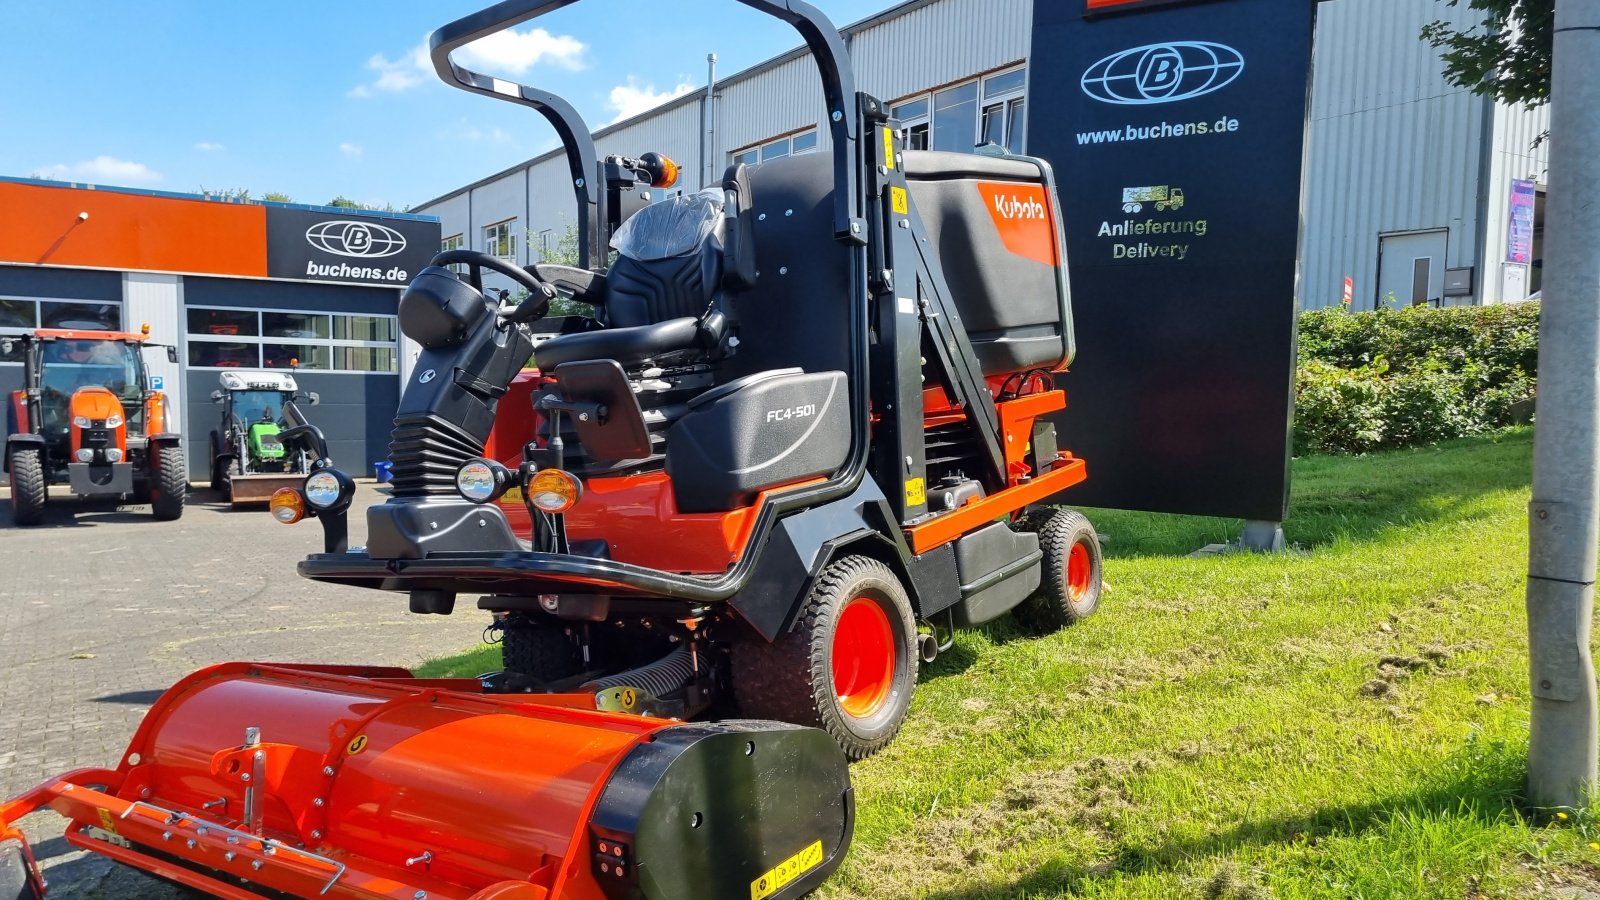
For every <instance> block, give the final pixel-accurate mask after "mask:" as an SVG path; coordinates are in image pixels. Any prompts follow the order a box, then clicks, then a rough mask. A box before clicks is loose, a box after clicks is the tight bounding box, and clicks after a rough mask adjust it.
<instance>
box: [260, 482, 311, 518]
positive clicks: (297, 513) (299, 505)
mask: <svg viewBox="0 0 1600 900" xmlns="http://www.w3.org/2000/svg"><path fill="white" fill-rule="evenodd" d="M267 506H268V507H269V508H270V509H271V510H272V517H273V518H274V519H277V520H278V521H279V522H282V523H283V524H285V525H293V524H294V523H296V522H298V521H300V520H301V519H304V518H305V517H306V498H304V497H302V496H300V492H299V491H297V490H295V489H294V488H278V489H277V490H275V491H273V492H272V499H271V500H269V501H267Z"/></svg>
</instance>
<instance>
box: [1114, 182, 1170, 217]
mask: <svg viewBox="0 0 1600 900" xmlns="http://www.w3.org/2000/svg"><path fill="white" fill-rule="evenodd" d="M1146 203H1153V204H1155V207H1156V209H1157V210H1158V211H1160V212H1166V211H1168V210H1179V209H1183V203H1184V200H1183V188H1175V187H1168V186H1167V185H1160V186H1158V187H1157V186H1152V187H1131V188H1123V189H1122V211H1123V212H1125V213H1127V214H1129V215H1133V214H1135V213H1141V212H1144V205H1145V204H1146Z"/></svg>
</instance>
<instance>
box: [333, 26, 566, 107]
mask: <svg viewBox="0 0 1600 900" xmlns="http://www.w3.org/2000/svg"><path fill="white" fill-rule="evenodd" d="M588 49H589V47H588V45H586V44H584V43H583V42H582V41H580V40H578V39H577V38H575V37H573V36H571V35H567V34H551V33H550V32H548V31H545V30H544V29H543V28H534V29H530V30H528V31H499V32H496V33H494V34H491V35H489V36H488V37H486V38H483V39H482V40H477V41H473V42H472V43H470V44H468V45H466V46H465V47H462V48H461V49H460V50H458V51H456V57H455V58H456V61H457V62H459V63H461V64H463V65H465V66H468V67H469V68H473V69H480V70H486V71H488V72H490V73H491V74H507V75H512V76H522V75H526V74H527V73H528V70H530V69H532V68H533V67H534V66H536V65H539V64H540V63H548V64H550V65H554V66H559V67H560V68H563V69H568V70H571V71H574V72H576V71H578V70H580V69H582V68H583V66H584V61H583V54H584V52H585V51H587V50H588ZM367 68H369V69H371V70H372V71H374V72H376V73H377V77H376V78H374V79H373V80H372V81H370V82H368V83H366V84H358V85H356V86H355V87H353V88H351V89H350V90H349V91H347V92H346V94H347V95H348V96H351V97H371V96H372V95H373V93H374V92H376V91H385V92H388V93H399V92H401V91H409V90H411V89H412V88H414V87H416V86H417V85H419V84H423V83H424V82H426V81H429V80H431V79H432V78H433V61H432V60H431V59H430V58H429V57H428V44H427V42H426V41H424V42H422V43H420V44H418V45H417V46H415V47H412V48H411V49H410V50H408V51H406V53H405V54H404V55H402V56H400V57H399V58H398V59H390V58H388V57H387V56H384V55H383V54H382V53H374V54H373V55H372V58H371V59H368V60H367Z"/></svg>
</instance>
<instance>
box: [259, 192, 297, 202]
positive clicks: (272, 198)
mask: <svg viewBox="0 0 1600 900" xmlns="http://www.w3.org/2000/svg"><path fill="white" fill-rule="evenodd" d="M261 199H263V200H265V201H267V202H268V203H293V202H294V198H293V197H291V196H289V195H288V194H285V193H284V192H282V191H267V192H266V193H265V194H262V195H261Z"/></svg>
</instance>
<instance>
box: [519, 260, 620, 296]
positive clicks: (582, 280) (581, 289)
mask: <svg viewBox="0 0 1600 900" xmlns="http://www.w3.org/2000/svg"><path fill="white" fill-rule="evenodd" d="M533 268H534V271H535V272H536V273H537V274H538V276H539V277H540V278H541V279H543V280H544V281H546V282H548V283H549V284H551V285H553V286H554V287H555V289H556V290H557V291H559V292H561V294H562V296H565V297H567V298H569V299H572V300H576V301H578V302H579V303H588V304H590V305H592V306H601V305H604V304H605V302H606V276H605V273H604V272H595V271H591V270H589V269H579V268H577V267H575V266H558V265H547V264H544V263H540V264H538V265H536V266H534V267H533Z"/></svg>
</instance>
